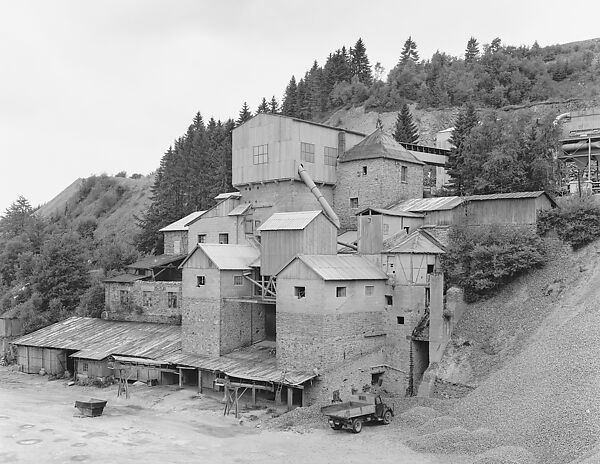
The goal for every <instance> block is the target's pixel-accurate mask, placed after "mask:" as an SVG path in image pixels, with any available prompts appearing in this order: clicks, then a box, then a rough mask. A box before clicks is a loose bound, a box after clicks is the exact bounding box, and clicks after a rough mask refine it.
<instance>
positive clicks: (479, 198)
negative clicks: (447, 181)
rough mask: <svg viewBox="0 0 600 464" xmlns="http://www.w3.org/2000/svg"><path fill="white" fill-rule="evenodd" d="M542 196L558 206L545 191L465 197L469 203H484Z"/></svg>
mask: <svg viewBox="0 0 600 464" xmlns="http://www.w3.org/2000/svg"><path fill="white" fill-rule="evenodd" d="M542 195H546V197H548V200H550V202H551V203H552V204H553V205H556V202H555V201H554V199H553V198H552V197H551V196H550V195H548V194H547V193H546V192H544V191H543V190H538V191H535V192H510V193H492V194H489V195H470V196H468V197H464V199H465V200H467V201H483V200H512V199H516V198H538V197H540V196H542Z"/></svg>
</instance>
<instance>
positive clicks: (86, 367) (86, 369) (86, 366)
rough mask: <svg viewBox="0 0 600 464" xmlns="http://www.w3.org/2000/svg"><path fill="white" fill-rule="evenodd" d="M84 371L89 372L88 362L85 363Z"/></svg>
mask: <svg viewBox="0 0 600 464" xmlns="http://www.w3.org/2000/svg"><path fill="white" fill-rule="evenodd" d="M82 369H83V372H87V371H88V363H83V367H82Z"/></svg>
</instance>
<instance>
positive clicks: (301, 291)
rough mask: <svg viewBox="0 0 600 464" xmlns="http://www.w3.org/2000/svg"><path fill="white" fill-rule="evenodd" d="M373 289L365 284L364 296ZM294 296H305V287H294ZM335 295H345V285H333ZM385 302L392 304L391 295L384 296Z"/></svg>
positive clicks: (373, 289) (341, 296)
mask: <svg viewBox="0 0 600 464" xmlns="http://www.w3.org/2000/svg"><path fill="white" fill-rule="evenodd" d="M374 291H375V286H373V285H365V296H372V295H373V292H374ZM294 296H295V297H296V298H306V287H294ZM335 296H336V297H338V298H343V297H345V296H346V287H335ZM385 302H386V303H385V304H387V305H391V304H392V295H386V296H385Z"/></svg>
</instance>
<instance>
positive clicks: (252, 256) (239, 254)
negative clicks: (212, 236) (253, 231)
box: [180, 243, 260, 271]
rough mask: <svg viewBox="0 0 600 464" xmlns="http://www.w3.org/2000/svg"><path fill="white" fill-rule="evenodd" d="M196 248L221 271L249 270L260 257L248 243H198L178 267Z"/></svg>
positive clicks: (255, 249)
mask: <svg viewBox="0 0 600 464" xmlns="http://www.w3.org/2000/svg"><path fill="white" fill-rule="evenodd" d="M198 250H201V251H202V252H203V253H204V254H205V255H206V256H207V257H208V259H210V260H211V261H212V262H213V263H214V264H215V266H216V267H217V268H219V269H220V270H222V271H227V270H232V271H235V270H250V265H251V264H253V263H254V261H256V260H257V259H258V258H259V257H260V251H259V250H258V249H257V248H254V247H253V246H250V245H235V244H221V243H199V244H198V245H196V248H194V250H193V251H192V252H191V253H190V254H189V255H188V256H187V258H186V259H185V260H184V261H183V262H182V263H181V265H180V267H183V266H184V265H185V263H186V262H187V261H188V259H190V258H191V256H192V255H193V254H194V253H197V252H198Z"/></svg>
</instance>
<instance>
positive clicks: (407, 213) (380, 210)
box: [356, 208, 423, 218]
mask: <svg viewBox="0 0 600 464" xmlns="http://www.w3.org/2000/svg"><path fill="white" fill-rule="evenodd" d="M367 212H375V213H378V214H384V215H386V216H401V217H412V218H422V217H423V215H422V214H419V213H411V212H410V211H400V210H396V209H384V208H365V209H363V210H362V211H359V212H358V213H356V215H357V216H364V215H365V214H364V213H367Z"/></svg>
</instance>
